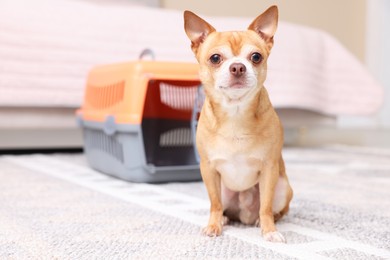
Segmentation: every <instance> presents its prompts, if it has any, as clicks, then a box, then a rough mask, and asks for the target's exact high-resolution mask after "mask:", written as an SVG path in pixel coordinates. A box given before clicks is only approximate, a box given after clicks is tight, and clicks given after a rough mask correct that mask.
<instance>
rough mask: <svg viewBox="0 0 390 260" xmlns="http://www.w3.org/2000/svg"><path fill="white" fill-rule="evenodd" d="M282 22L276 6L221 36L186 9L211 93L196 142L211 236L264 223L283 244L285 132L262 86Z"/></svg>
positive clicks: (287, 192)
mask: <svg viewBox="0 0 390 260" xmlns="http://www.w3.org/2000/svg"><path fill="white" fill-rule="evenodd" d="M277 24H278V8H277V7H276V6H272V7H270V8H269V9H267V10H266V11H265V12H264V13H263V14H261V15H260V16H258V17H257V18H256V19H255V20H254V21H253V22H252V23H251V24H250V25H249V27H248V29H247V30H246V31H229V32H217V31H216V30H215V29H214V27H213V26H211V25H210V24H209V23H207V22H206V21H204V20H203V19H202V18H200V17H199V16H197V15H195V14H194V13H192V12H190V11H185V12H184V28H185V31H186V34H187V36H188V38H189V39H190V40H191V48H192V51H193V52H194V54H195V56H196V59H197V60H198V62H199V65H200V72H199V75H200V79H201V81H202V84H203V86H204V90H205V93H206V99H205V102H204V105H203V108H202V111H201V114H200V118H199V122H198V129H197V134H196V145H197V148H198V151H199V155H200V170H201V175H202V179H203V181H204V183H205V186H206V188H207V192H208V195H209V199H210V203H211V206H210V217H209V222H208V225H207V226H206V227H205V228H204V229H203V232H204V234H206V235H208V236H218V235H221V233H222V227H223V225H224V224H226V223H227V221H228V220H229V219H230V220H235V221H240V222H242V223H244V224H248V225H253V224H256V225H259V226H260V227H261V230H262V234H263V237H264V239H265V240H266V241H271V242H285V238H284V237H283V235H282V234H281V233H279V232H278V231H277V230H276V227H275V221H276V220H278V219H279V218H280V217H282V216H283V215H284V214H286V213H287V211H288V209H289V203H290V201H291V199H292V195H293V192H292V189H291V187H290V184H289V182H288V179H287V175H286V173H285V167H284V161H283V158H282V154H281V150H282V146H283V128H282V125H281V123H280V121H279V118H278V116H277V114H276V112H275V110H274V108H273V107H272V105H271V102H270V100H269V97H268V93H267V90H266V89H265V87H264V86H263V84H264V81H265V79H266V75H267V59H268V56H269V54H270V51H271V48H272V46H273V42H274V40H273V39H274V34H275V31H276V28H277Z"/></svg>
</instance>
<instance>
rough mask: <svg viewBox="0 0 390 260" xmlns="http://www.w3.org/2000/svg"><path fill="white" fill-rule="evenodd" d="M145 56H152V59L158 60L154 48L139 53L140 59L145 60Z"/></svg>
mask: <svg viewBox="0 0 390 260" xmlns="http://www.w3.org/2000/svg"><path fill="white" fill-rule="evenodd" d="M145 56H150V58H151V59H152V60H156V55H155V54H154V51H153V50H152V49H149V48H146V49H144V50H143V51H142V52H141V54H140V55H139V57H138V59H140V60H143V59H144V57H145Z"/></svg>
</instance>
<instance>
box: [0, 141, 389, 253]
mask: <svg viewBox="0 0 390 260" xmlns="http://www.w3.org/2000/svg"><path fill="white" fill-rule="evenodd" d="M284 157H285V160H286V165H287V171H288V175H289V177H290V181H291V184H292V186H293V188H294V191H295V197H294V200H293V202H292V204H291V210H290V213H289V214H288V215H287V216H286V217H285V218H284V219H283V220H282V221H281V222H280V223H278V228H279V230H280V231H281V232H282V233H283V234H284V235H285V237H286V238H287V241H288V243H287V244H272V243H268V242H265V241H263V239H262V238H261V236H260V232H259V230H258V229H257V228H254V227H250V226H243V225H240V224H233V225H230V226H226V227H225V229H224V234H223V235H222V236H221V237H217V238H209V237H204V236H202V235H201V234H200V229H201V227H202V226H204V225H205V224H206V222H207V215H208V200H207V195H206V191H205V188H204V187H203V184H202V183H201V182H195V183H170V184H161V185H150V184H133V183H128V182H124V181H121V180H117V179H113V178H111V177H108V176H106V175H103V174H100V173H97V172H95V171H93V170H91V169H90V168H89V167H88V166H87V164H86V162H85V158H84V156H83V155H82V154H76V155H66V154H56V155H28V156H26V155H24V156H1V157H0V180H1V181H0V259H145V258H147V259H194V258H196V259H205V258H206V259H210V258H212V259H256V258H257V259H311V260H312V259H390V149H389V150H384V149H381V150H378V149H368V148H353V147H342V146H337V147H336V146H333V147H325V148H316V149H296V148H286V149H285V150H284Z"/></svg>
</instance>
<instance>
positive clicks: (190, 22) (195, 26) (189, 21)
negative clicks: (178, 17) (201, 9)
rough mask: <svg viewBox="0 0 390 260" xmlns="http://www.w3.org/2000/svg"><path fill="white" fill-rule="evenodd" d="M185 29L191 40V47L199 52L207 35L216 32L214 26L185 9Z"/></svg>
mask: <svg viewBox="0 0 390 260" xmlns="http://www.w3.org/2000/svg"><path fill="white" fill-rule="evenodd" d="M184 30H185V31H186V34H187V36H188V38H189V39H190V40H191V48H192V50H193V52H194V53H196V52H197V50H198V48H199V45H200V44H201V43H203V42H204V40H205V39H206V38H207V36H208V35H209V34H210V33H212V32H215V29H214V27H212V26H211V25H210V24H209V23H207V22H206V21H205V20H203V19H202V18H200V17H199V16H197V15H196V14H194V13H193V12H190V11H184Z"/></svg>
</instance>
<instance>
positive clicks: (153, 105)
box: [77, 61, 201, 182]
mask: <svg viewBox="0 0 390 260" xmlns="http://www.w3.org/2000/svg"><path fill="white" fill-rule="evenodd" d="M199 84H200V82H199V76H198V65H196V64H190V63H170V62H156V61H136V62H128V63H122V64H112V65H105V66H99V67H96V68H94V69H93V70H92V71H91V72H90V74H89V76H88V79H87V86H86V91H85V98H84V103H83V105H82V107H81V108H80V109H79V110H78V111H77V115H78V121H79V124H80V126H81V127H82V128H83V135H84V150H85V154H86V157H87V159H88V162H89V164H90V165H91V166H92V167H93V168H95V169H97V170H99V171H101V172H104V173H106V174H109V175H113V176H116V177H119V178H121V179H125V180H128V181H134V182H167V181H190V180H199V179H200V178H201V177H200V172H199V165H198V160H197V155H196V151H195V149H194V147H195V145H194V139H193V133H192V131H193V129H194V128H193V127H194V126H193V123H192V120H193V117H194V112H193V108H194V107H195V106H194V105H195V98H196V95H197V93H198V87H199Z"/></svg>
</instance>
